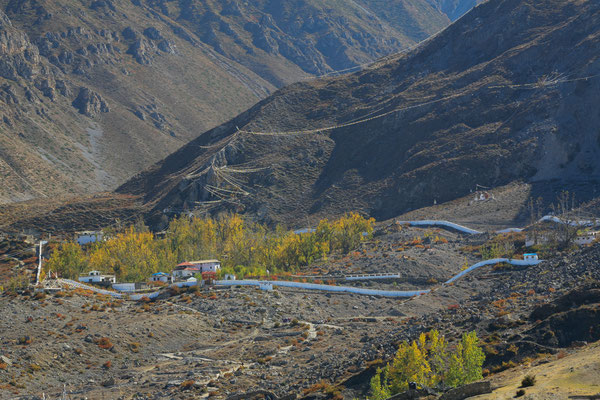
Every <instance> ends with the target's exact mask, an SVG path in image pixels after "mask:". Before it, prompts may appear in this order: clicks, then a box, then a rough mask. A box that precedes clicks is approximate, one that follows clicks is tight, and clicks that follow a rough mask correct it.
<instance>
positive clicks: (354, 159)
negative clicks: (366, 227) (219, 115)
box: [120, 0, 600, 224]
mask: <svg viewBox="0 0 600 400" xmlns="http://www.w3.org/2000/svg"><path fill="white" fill-rule="evenodd" d="M598 26H600V5H599V4H598V3H597V2H594V1H576V0H569V1H564V0H548V1H545V2H543V3H540V2H537V1H534V0H490V1H488V2H486V3H483V4H481V5H480V6H479V7H477V8H476V9H474V10H472V11H471V12H470V13H468V14H467V15H465V16H464V17H463V18H461V19H460V20H459V21H457V23H455V24H453V25H451V26H450V27H449V28H448V29H446V30H445V31H444V32H443V33H441V34H439V35H438V36H436V37H435V38H433V39H432V40H430V41H428V42H426V43H425V44H423V45H422V46H420V47H419V48H418V49H416V50H414V51H412V52H410V53H409V54H406V55H403V56H399V57H397V58H396V59H394V60H389V61H385V62H382V63H380V64H379V65H377V66H375V67H373V68H370V69H368V70H366V71H363V72H360V73H356V74H352V75H350V76H346V77H341V78H335V79H326V80H320V81H316V82H312V83H309V84H298V85H293V86H291V87H289V88H286V89H283V90H280V91H278V92H277V93H275V94H274V95H273V96H271V97H269V98H268V99H266V100H264V101H262V102H261V103H259V104H258V105H257V106H255V107H253V108H251V109H250V110H248V111H247V112H245V113H243V114H241V115H239V116H238V117H236V118H235V119H234V120H232V121H231V122H230V123H227V124H224V125H222V126H220V127H218V128H216V129H214V130H211V131H208V132H206V133H204V134H203V135H201V136H200V137H199V138H198V139H197V140H195V141H194V142H192V143H191V144H190V145H189V146H186V147H184V148H183V149H182V150H180V151H179V152H177V153H175V154H174V155H172V156H170V157H168V158H167V159H165V160H164V161H162V162H160V163H158V164H156V165H155V166H154V167H152V168H151V169H149V170H148V171H146V172H145V173H143V174H140V175H138V176H137V177H135V178H134V179H132V180H131V181H130V182H128V183H127V184H125V185H124V186H123V187H121V189H120V191H122V192H125V193H135V194H141V195H144V196H145V198H146V201H147V205H148V206H149V207H152V208H153V209H154V211H155V215H156V217H157V219H158V218H159V217H160V215H161V213H163V212H164V211H167V212H168V211H178V210H190V209H194V208H197V207H203V208H204V209H209V210H223V209H234V210H237V211H245V212H248V213H251V214H253V215H256V216H258V217H259V218H262V219H265V220H271V221H303V222H302V223H303V224H305V223H306V222H305V221H306V217H307V216H308V217H312V218H315V219H316V218H319V217H322V216H328V215H335V214H340V213H343V212H345V211H349V210H360V211H363V212H365V213H368V214H371V215H373V216H376V217H378V218H389V217H393V216H395V215H398V214H400V213H401V212H403V211H406V210H409V209H411V208H417V207H422V206H424V205H429V204H432V203H433V202H434V201H438V202H441V201H446V200H450V199H453V198H457V197H459V196H462V195H465V194H468V193H469V191H470V190H471V189H473V187H474V186H475V184H480V185H484V186H496V185H502V184H505V183H508V182H511V181H514V180H530V181H539V180H549V179H553V180H559V181H560V180H561V179H562V180H565V181H569V182H574V181H580V182H585V183H586V184H585V185H584V186H589V185H595V183H594V182H597V181H598V180H599V179H600V163H599V162H598V160H600V157H599V156H600V147H599V144H600V139H599V137H600V136H599V134H598V126H600V114H599V113H598V110H597V109H596V107H595V104H596V103H597V93H598V91H599V90H600V79H599V78H598V77H599V76H600V57H599V56H598V54H600V52H599V50H600V36H599V35H598ZM336 126H337V127H336ZM236 127H239V128H240V129H241V131H237V130H236ZM331 127H336V128H331ZM201 146H202V147H201Z"/></svg>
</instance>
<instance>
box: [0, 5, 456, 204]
mask: <svg viewBox="0 0 600 400" xmlns="http://www.w3.org/2000/svg"><path fill="white" fill-rule="evenodd" d="M371 3H372V4H371ZM380 11H381V13H382V16H381V17H379V16H378V13H379V12H380ZM448 23H449V19H448V18H447V16H446V15H444V14H443V13H442V12H441V11H440V10H438V9H437V8H435V7H434V6H432V5H431V4H429V2H427V1H426V0H394V1H392V2H391V3H388V4H387V5H386V6H385V7H383V4H380V3H378V2H376V1H372V2H367V1H366V0H365V1H358V2H350V3H347V2H337V1H331V0H327V1H326V0H319V1H317V0H313V1H292V0H286V1H283V2H279V1H278V2H269V1H262V2H252V4H251V5H244V4H241V3H238V2H233V1H224V0H223V1H200V0H197V1H192V0H185V1H184V0H181V1H169V2H164V1H131V2H130V1H123V2H115V1H110V0H107V1H89V0H86V1H84V0H77V1H60V0H0V104H2V112H1V113H0V173H1V174H2V176H3V183H4V185H3V187H2V189H0V202H10V201H17V200H26V199H31V198H44V197H45V196H55V195H63V194H74V193H75V194H77V193H85V192H91V191H99V190H104V189H113V188H114V187H116V186H117V185H118V184H120V183H122V182H123V181H125V180H126V179H127V178H129V177H131V176H132V175H134V174H135V173H136V172H138V171H140V170H141V169H143V168H145V167H147V166H149V165H151V164H152V163H154V162H156V161H158V160H159V159H160V158H162V157H165V156H166V155H168V154H169V153H171V152H172V151H174V150H176V149H177V148H179V147H181V146H182V145H183V144H185V143H187V142H188V141H189V140H191V139H193V138H195V137H196V136H197V135H198V134H200V133H201V132H203V131H205V130H207V129H210V128H212V127H214V126H216V125H218V124H219V123H222V122H224V121H226V120H227V119H228V118H231V117H232V116H234V115H236V114H237V113H239V112H241V111H242V110H244V109H246V108H247V107H249V106H251V105H252V104H254V103H255V102H256V101H258V100H260V99H261V98H264V97H266V96H267V95H268V94H269V93H271V92H272V91H273V90H274V89H275V87H276V86H280V85H282V84H283V83H286V82H291V81H297V80H298V79H302V78H305V77H309V76H311V75H313V74H323V73H328V72H331V71H333V70H335V69H345V68H348V67H357V66H358V64H361V63H363V62H366V61H370V60H373V59H376V58H378V57H381V56H384V55H387V54H389V53H393V52H397V51H399V50H401V49H403V48H405V47H406V46H410V45H412V44H414V43H415V42H417V41H419V40H422V39H424V38H425V37H427V36H428V35H430V34H431V33H433V32H436V31H438V30H439V29H441V28H442V27H444V26H446V25H447V24H448Z"/></svg>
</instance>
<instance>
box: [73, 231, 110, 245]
mask: <svg viewBox="0 0 600 400" xmlns="http://www.w3.org/2000/svg"><path fill="white" fill-rule="evenodd" d="M76 235H77V239H76V241H77V243H78V244H79V245H80V246H83V245H84V244H88V243H95V242H101V241H102V240H103V239H104V233H102V231H84V232H77V233H76Z"/></svg>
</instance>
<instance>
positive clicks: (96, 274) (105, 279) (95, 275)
mask: <svg viewBox="0 0 600 400" xmlns="http://www.w3.org/2000/svg"><path fill="white" fill-rule="evenodd" d="M79 282H85V283H97V284H107V285H108V284H113V283H116V282H117V280H116V278H115V276H114V275H103V274H102V273H101V272H100V271H90V272H89V273H88V274H87V275H83V276H80V277H79Z"/></svg>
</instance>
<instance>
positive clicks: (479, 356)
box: [369, 330, 485, 400]
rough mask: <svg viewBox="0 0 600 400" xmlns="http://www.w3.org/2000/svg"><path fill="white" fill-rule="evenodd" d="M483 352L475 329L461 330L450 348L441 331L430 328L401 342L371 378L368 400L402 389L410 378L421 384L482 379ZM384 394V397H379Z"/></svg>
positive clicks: (459, 382)
mask: <svg viewBox="0 0 600 400" xmlns="http://www.w3.org/2000/svg"><path fill="white" fill-rule="evenodd" d="M484 361H485V355H484V353H483V350H482V349H481V347H480V344H479V339H478V338H477V335H476V333H475V332H470V333H465V334H463V336H462V339H461V341H460V342H459V343H458V344H457V345H456V348H455V349H454V351H449V350H448V344H447V342H446V340H445V338H444V336H443V335H440V334H439V332H438V331H436V330H432V331H430V332H429V333H427V334H424V333H423V334H421V335H420V336H419V339H418V340H413V341H412V342H411V343H410V344H409V343H408V342H403V343H401V344H400V345H399V346H398V351H397V352H396V355H395V357H394V359H393V360H392V362H391V363H390V364H388V365H387V366H386V367H385V368H383V369H381V370H378V371H377V374H376V375H375V377H373V379H371V382H370V383H371V396H370V397H369V398H370V399H372V400H380V399H383V398H387V397H390V396H392V395H394V394H396V393H400V392H402V391H405V390H406V389H407V388H408V385H409V383H410V382H415V383H417V384H419V385H422V386H436V385H438V384H442V385H446V386H451V387H456V386H459V385H463V384H466V383H470V382H474V381H477V380H479V379H482V372H481V371H482V366H483V362H484ZM382 396H385V397H382Z"/></svg>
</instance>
